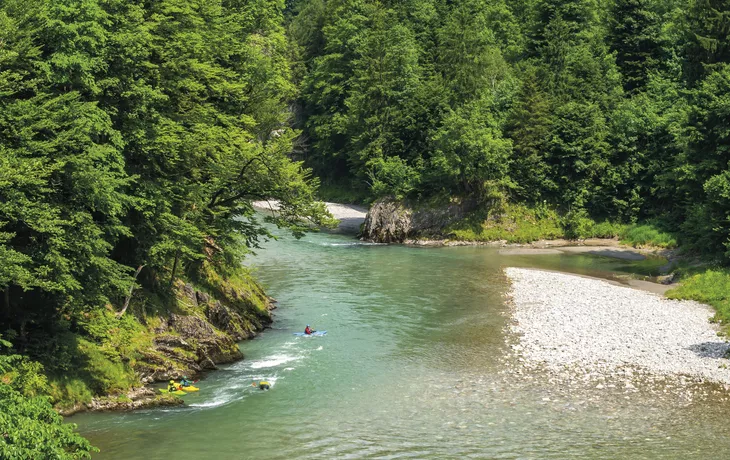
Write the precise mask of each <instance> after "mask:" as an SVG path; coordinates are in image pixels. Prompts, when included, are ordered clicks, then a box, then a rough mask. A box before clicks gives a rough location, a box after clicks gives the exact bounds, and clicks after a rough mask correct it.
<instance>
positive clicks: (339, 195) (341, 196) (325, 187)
mask: <svg viewBox="0 0 730 460" xmlns="http://www.w3.org/2000/svg"><path fill="white" fill-rule="evenodd" d="M317 197H318V198H319V199H320V200H322V201H330V202H333V203H343V204H366V203H367V202H368V198H369V197H368V195H367V194H366V193H363V192H359V191H357V190H356V189H355V188H354V187H352V186H350V185H343V184H321V185H320V186H319V189H318V190H317Z"/></svg>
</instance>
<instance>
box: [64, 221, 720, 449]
mask: <svg viewBox="0 0 730 460" xmlns="http://www.w3.org/2000/svg"><path fill="white" fill-rule="evenodd" d="M247 263H248V264H250V265H252V266H254V267H255V269H256V271H257V276H258V278H259V279H260V280H261V281H262V282H263V283H264V285H265V286H266V287H267V290H268V292H269V294H270V295H272V296H273V297H275V298H276V299H277V300H278V302H279V308H278V309H277V310H276V311H275V322H274V324H273V328H272V329H270V330H267V331H265V332H264V333H262V334H261V335H260V336H259V337H258V338H256V339H255V340H251V341H248V342H244V343H242V344H241V349H242V351H243V353H244V354H245V356H246V359H245V360H243V361H240V362H238V363H235V364H232V365H228V366H223V367H222V368H221V370H219V371H216V372H211V373H209V374H207V375H206V376H205V377H204V378H203V380H202V381H201V382H199V386H200V388H201V391H200V392H199V393H197V394H191V395H188V396H186V397H185V400H186V403H187V406H186V407H182V408H173V409H167V408H165V409H151V410H142V411H138V412H133V413H107V414H102V413H92V414H80V415H77V416H74V417H72V418H70V419H69V420H70V421H71V422H73V423H77V424H78V425H79V430H80V432H81V433H82V434H83V435H84V436H86V437H87V438H88V439H90V440H91V442H92V443H93V444H94V445H95V446H97V447H99V448H100V449H101V452H100V453H98V454H95V455H94V458H98V459H125V460H126V459H133V458H144V459H167V460H169V459H174V460H187V459H191V460H192V459H194V460H200V459H203V458H210V459H248V458H251V459H289V458H489V459H518V458H519V459H529V458H534V459H545V458H554V459H566V458H574V459H639V458H647V459H654V458H656V459H659V458H662V459H666V458H670V459H713V458H717V459H726V458H730V437H728V436H727V435H726V434H727V420H728V415H730V405H729V404H728V403H727V402H722V401H720V400H713V398H712V397H710V398H708V399H702V400H692V401H690V400H688V399H686V398H685V397H683V395H682V394H680V392H677V393H676V394H673V393H672V391H671V390H670V391H669V392H668V393H662V392H661V391H659V392H656V391H654V392H652V391H638V392H636V393H632V394H631V396H630V397H629V396H626V394H625V392H624V391H622V390H621V389H619V388H616V389H612V388H606V389H603V390H601V391H598V390H595V389H593V388H584V389H580V388H578V389H576V388H569V389H568V388H562V387H561V386H560V385H559V384H556V383H555V382H554V381H551V380H550V379H549V378H548V377H547V376H541V375H531V376H529V378H526V377H525V376H524V375H523V376H520V375H519V374H515V373H514V372H512V371H511V369H514V367H515V366H519V363H517V362H515V361H514V359H513V358H512V357H511V356H510V352H509V350H510V348H509V346H508V345H507V344H508V343H509V342H510V341H511V340H514V338H513V337H510V336H509V332H507V330H506V328H505V326H506V325H507V324H508V321H509V314H508V313H509V309H508V306H507V305H506V303H505V300H504V297H503V296H504V292H505V291H506V289H507V288H508V285H507V280H506V278H505V276H504V274H503V272H502V269H503V268H504V267H506V266H522V267H539V268H546V269H556V270H563V271H568V272H574V273H581V274H587V275H594V276H602V277H616V275H619V278H620V275H622V274H628V273H632V272H633V273H647V274H648V273H649V272H652V271H655V270H656V268H657V267H658V265H659V264H661V261H656V260H649V261H644V262H626V261H620V260H615V259H610V258H605V257H596V256H590V255H581V254H578V255H540V256H529V255H520V256H505V255H500V254H499V251H498V250H496V249H488V248H471V247H458V248H412V247H404V246H381V245H368V244H361V243H357V242H355V241H354V240H353V239H352V238H350V237H347V236H343V235H335V234H326V233H321V234H310V235H307V236H306V237H304V238H303V239H301V240H295V239H293V238H291V237H287V236H284V235H283V234H282V238H281V239H279V240H278V241H272V242H269V243H266V244H265V248H264V249H263V250H260V251H259V253H258V255H257V256H256V257H253V258H251V259H249V260H248V261H247ZM306 324H311V325H312V327H313V328H314V329H319V330H327V331H328V332H327V335H326V336H325V337H319V338H318V337H312V338H306V337H295V336H294V335H292V333H293V332H297V331H301V330H303V329H304V326H305V325H306ZM261 378H265V379H267V380H268V381H270V382H271V383H272V384H273V386H272V388H271V390H269V391H260V390H258V389H256V388H253V387H251V383H252V382H253V381H255V380H258V379H261ZM657 393H660V394H662V396H661V397H660V396H657Z"/></svg>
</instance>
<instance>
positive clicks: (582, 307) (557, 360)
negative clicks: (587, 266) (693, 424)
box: [505, 268, 730, 384]
mask: <svg viewBox="0 0 730 460" xmlns="http://www.w3.org/2000/svg"><path fill="white" fill-rule="evenodd" d="M505 272H506V274H507V276H508V278H509V279H510V280H511V281H512V290H511V292H510V295H511V298H512V301H513V305H514V308H513V320H514V324H513V326H512V330H513V332H515V333H516V334H517V336H518V337H519V343H518V344H516V345H515V346H514V348H515V350H516V351H517V352H518V354H519V355H520V356H521V357H522V358H523V359H524V360H525V361H526V362H527V363H531V364H536V365H540V366H546V367H547V368H549V369H553V370H556V371H564V370H565V369H572V370H574V371H577V372H582V373H597V374H603V375H607V374H611V373H614V372H617V371H619V370H625V369H639V370H641V371H645V372H647V373H650V374H653V375H661V376H688V377H691V378H694V379H695V380H696V381H705V382H708V381H709V382H717V383H723V384H730V369H728V365H730V360H728V359H726V358H724V356H725V353H726V352H727V351H728V348H730V345H728V343H726V342H725V340H724V339H722V338H720V337H718V335H717V331H718V330H717V328H716V327H714V326H713V325H712V324H711V323H710V322H709V319H710V317H711V316H712V315H713V313H714V312H713V311H712V309H711V308H710V307H708V306H706V305H702V304H699V303H697V302H691V301H676V300H669V299H665V298H663V297H661V296H659V295H656V294H651V293H648V292H642V291H639V290H636V289H631V288H627V287H622V286H616V285H614V284H611V283H608V282H606V281H602V280H597V279H591V278H584V277H580V276H575V275H567V274H563V273H555V272H546V271H539V270H529V269H518V268H507V269H506V270H505Z"/></svg>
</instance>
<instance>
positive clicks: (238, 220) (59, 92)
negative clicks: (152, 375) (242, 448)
mask: <svg viewBox="0 0 730 460" xmlns="http://www.w3.org/2000/svg"><path fill="white" fill-rule="evenodd" d="M729 35H730V2H728V1H724V0H555V1H549V0H512V1H507V0H401V1H389V0H383V1H367V0H289V1H286V2H285V1H284V0H154V1H149V0H147V1H141V0H3V1H2V2H1V3H0V292H2V297H1V298H0V334H1V337H2V339H3V340H2V341H0V347H2V350H0V352H1V353H2V355H1V356H0V358H1V359H0V405H1V406H2V407H3V410H2V411H1V413H0V433H4V436H2V437H0V457H2V458H27V457H36V458H37V457H44V458H78V457H83V456H85V455H87V453H88V451H89V449H90V446H88V444H87V443H85V442H84V440H83V439H81V438H79V437H78V436H76V435H74V434H73V433H72V431H71V430H70V429H69V428H68V426H61V425H59V423H60V418H59V417H58V416H56V415H55V413H54V412H53V411H52V409H51V405H50V404H51V403H57V402H59V401H60V400H63V399H64V398H68V399H74V398H76V399H78V398H79V394H82V395H86V396H83V397H90V395H92V394H105V393H110V392H113V391H114V390H121V389H123V387H124V386H125V385H126V386H129V385H131V384H133V382H134V366H133V364H134V363H133V361H134V360H135V359H136V357H137V355H135V354H134V353H135V352H131V351H130V352H129V353H128V354H125V353H126V352H125V351H124V350H126V349H130V350H131V349H134V341H135V340H136V339H135V337H141V336H143V335H144V334H143V332H140V331H142V329H143V328H142V329H140V328H141V327H142V326H141V325H143V324H146V318H147V317H148V316H151V315H152V313H153V312H154V313H156V314H159V313H160V311H162V312H163V314H164V311H165V308H166V305H168V304H169V303H170V302H171V301H169V299H171V298H174V297H175V293H174V290H175V286H176V280H178V279H182V280H185V281H186V282H191V283H195V284H196V285H198V286H204V287H205V286H208V287H210V286H212V285H214V284H216V283H217V282H219V281H220V280H221V279H233V280H239V281H240V282H242V283H244V284H245V283H255V282H254V281H253V280H252V279H251V278H250V276H249V275H248V274H247V273H245V272H244V271H243V269H242V268H241V266H240V260H241V258H242V257H244V256H245V254H246V253H247V252H248V251H250V250H251V249H252V248H255V247H256V245H257V242H258V241H259V239H261V238H265V237H266V236H267V233H266V231H265V229H264V228H263V227H262V224H261V222H259V221H258V220H257V217H256V214H255V213H254V210H253V208H252V206H251V202H252V200H255V199H266V198H275V199H278V200H280V201H281V202H282V209H281V212H280V213H279V214H278V215H277V216H276V217H275V218H274V220H275V222H276V223H277V224H278V225H281V226H286V227H289V228H291V229H292V230H293V232H294V233H296V234H299V233H301V232H302V231H304V230H305V229H306V228H307V224H308V223H314V224H326V223H328V221H329V220H328V217H327V216H326V212H325V211H324V208H323V205H322V204H321V203H317V201H316V196H317V195H316V193H317V191H316V190H317V186H318V182H319V179H321V181H322V183H323V188H324V190H335V192H334V193H337V190H340V191H343V190H344V191H346V192H347V193H348V194H350V195H352V196H356V197H361V198H364V199H366V200H372V199H375V198H379V197H383V196H388V195H393V196H396V197H398V198H410V199H414V200H430V199H436V198H443V197H447V198H448V197H469V198H471V199H475V200H476V201H477V202H479V203H482V204H485V205H488V204H493V203H494V202H495V200H496V201H499V202H502V203H510V204H511V205H519V206H524V207H526V208H527V209H532V210H535V209H537V210H542V211H541V212H551V213H557V214H559V215H560V216H562V217H561V218H564V219H565V222H566V225H568V226H570V225H573V226H574V227H576V228H579V227H580V225H581V223H582V222H602V221H606V222H611V223H627V224H628V223H636V222H644V221H650V222H652V223H654V224H655V225H658V226H660V227H662V228H663V229H664V230H666V231H669V232H671V233H672V234H674V235H677V236H678V238H679V241H680V243H681V244H682V245H683V246H684V247H686V248H688V249H692V250H695V251H698V252H704V253H710V254H730V243H729V241H730V222H729V221H728V218H729V216H730V169H729V168H728V161H730V36H729ZM308 168H309V169H308ZM312 172H313V173H314V174H312ZM315 176H316V178H315ZM317 178H319V179H317ZM578 233H580V232H578ZM216 280H217V281H216ZM166 299H167V300H166ZM128 308H129V311H127V309H128ZM120 331H122V332H124V333H122V334H120ZM112 336H113V337H112ZM119 337H126V338H127V339H125V340H127V342H124V343H121V342H118V340H121V339H119ZM113 339H114V340H113ZM115 340H117V341H115ZM81 370H83V372H81ZM100 375H101V376H102V377H103V378H102V377H100ZM130 375H131V377H130ZM110 381H121V382H122V383H123V385H121V386H119V387H115V386H114V385H112V384H110V383H109V382H110ZM38 427H41V428H38ZM18 429H21V430H25V431H26V434H27V433H29V432H33V433H36V434H34V435H33V436H27V435H23V436H17V435H14V434H8V433H18ZM34 449H36V450H34ZM37 449H47V450H43V451H39V450H37Z"/></svg>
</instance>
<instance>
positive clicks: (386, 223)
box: [361, 198, 475, 243]
mask: <svg viewBox="0 0 730 460" xmlns="http://www.w3.org/2000/svg"><path fill="white" fill-rule="evenodd" d="M474 208H475V204H474V203H473V202H470V201H460V202H452V203H448V204H445V205H442V206H426V205H417V204H416V205H414V204H411V203H408V202H406V201H399V200H395V199H394V198H382V199H380V200H378V201H376V202H375V203H373V205H372V206H371V208H370V211H369V212H368V215H367V217H366V218H365V223H364V225H363V231H362V235H361V237H362V239H364V240H366V241H372V242H375V243H403V242H405V241H406V240H410V239H414V238H443V237H444V236H445V235H443V230H444V228H446V226H448V225H449V224H451V223H453V222H455V221H457V220H459V219H463V218H464V217H465V216H466V214H467V213H468V212H469V211H471V210H473V209H474Z"/></svg>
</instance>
